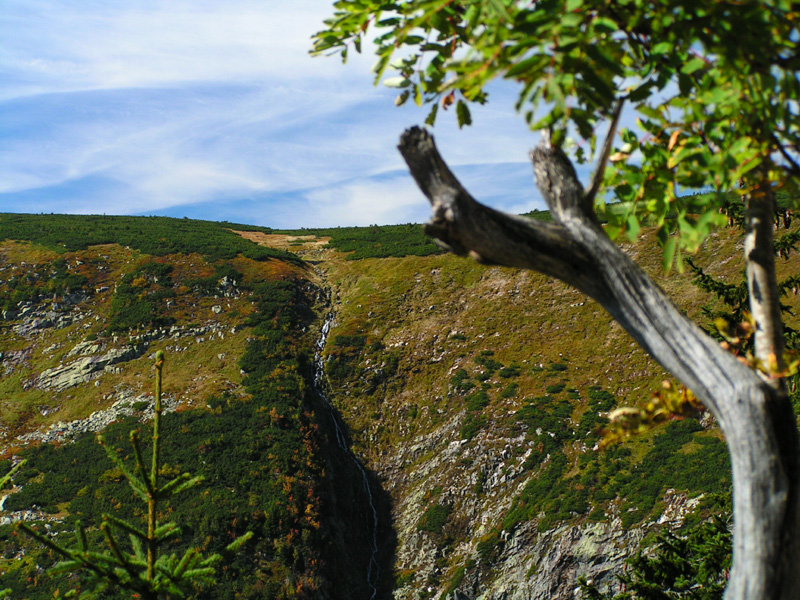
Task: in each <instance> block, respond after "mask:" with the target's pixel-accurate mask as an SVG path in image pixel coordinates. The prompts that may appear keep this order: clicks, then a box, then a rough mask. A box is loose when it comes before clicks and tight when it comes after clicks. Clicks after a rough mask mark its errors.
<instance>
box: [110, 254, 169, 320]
mask: <svg viewBox="0 0 800 600" xmlns="http://www.w3.org/2000/svg"><path fill="white" fill-rule="evenodd" d="M170 273H172V267H171V266H170V265H168V264H166V263H163V262H156V261H149V262H145V263H143V264H141V265H139V266H138V267H136V269H134V270H133V271H131V272H130V273H126V274H125V275H123V277H122V279H121V280H120V282H119V283H118V284H117V286H116V289H115V291H114V297H113V299H112V300H111V315H110V318H109V322H108V331H110V332H118V331H126V330H128V329H136V328H140V327H143V326H149V327H163V326H166V325H171V324H172V323H174V319H173V318H171V317H168V316H166V314H165V312H166V311H165V309H164V301H165V300H167V299H170V298H174V297H175V292H174V291H173V290H172V289H171V288H172V280H171V278H170Z"/></svg>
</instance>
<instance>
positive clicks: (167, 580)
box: [19, 350, 253, 600]
mask: <svg viewBox="0 0 800 600" xmlns="http://www.w3.org/2000/svg"><path fill="white" fill-rule="evenodd" d="M155 368H156V386H155V409H154V415H153V433H152V438H151V439H152V461H151V465H150V469H149V473H148V469H147V468H146V467H145V462H144V460H143V458H142V451H141V447H140V443H139V436H138V432H136V431H133V432H131V435H130V439H131V444H132V446H133V454H134V457H135V468H134V470H133V472H131V471H130V469H128V467H127V466H126V465H125V463H123V462H122V460H120V458H119V457H118V456H117V455H116V453H115V452H114V450H113V449H112V448H109V447H108V446H106V444H105V441H104V440H103V437H102V436H98V438H97V439H98V442H99V443H100V444H101V445H102V446H103V448H104V449H105V451H106V454H107V455H108V457H109V458H110V459H111V461H112V462H113V463H114V464H115V466H116V467H117V468H118V469H119V470H120V472H122V474H123V475H124V476H125V478H126V479H127V480H128V483H129V485H130V487H131V489H132V490H133V492H134V494H135V495H136V496H138V497H139V498H140V499H141V500H142V502H144V503H145V504H146V505H147V513H146V515H147V516H146V521H147V525H146V530H145V529H142V528H141V527H140V526H138V525H136V524H133V523H130V522H128V521H124V520H122V519H118V518H116V517H114V516H113V515H109V514H104V515H103V523H102V524H101V525H100V529H101V531H102V532H103V536H104V538H105V541H106V543H107V545H108V549H107V550H105V551H101V552H97V551H93V550H91V549H90V548H89V544H88V541H87V536H86V531H85V529H84V528H83V527H82V526H81V524H80V523H77V525H76V528H75V538H76V545H75V546H73V547H66V546H63V545H61V544H60V543H58V542H57V541H55V540H53V539H51V538H49V537H47V536H45V535H43V534H41V533H39V532H38V531H36V530H35V529H33V528H31V527H30V526H28V525H26V524H25V523H20V525H19V528H20V529H21V530H22V531H23V532H25V533H26V534H28V535H30V536H31V537H33V538H35V539H36V540H38V541H39V542H40V543H42V544H43V545H45V546H46V547H48V548H49V549H51V550H52V551H54V552H56V553H57V554H60V555H61V556H62V557H64V560H62V561H61V562H60V563H58V564H57V565H56V566H55V567H53V569H52V572H54V573H64V572H67V573H80V574H83V575H85V576H86V578H87V580H86V586H85V589H84V590H83V591H82V592H81V593H80V595H79V596H78V597H79V598H87V599H88V598H98V597H100V595H101V594H102V592H103V591H104V590H107V589H109V588H118V589H123V590H128V591H130V592H133V593H135V594H138V595H139V596H140V597H141V598H142V599H143V600H156V599H158V598H166V597H169V596H170V595H172V596H173V597H176V596H177V597H180V598H183V597H185V596H186V595H187V594H188V593H190V592H191V591H192V590H194V589H195V588H197V587H198V586H202V585H207V584H212V583H214V574H215V568H214V565H215V564H216V563H217V562H219V561H220V560H221V558H222V557H221V556H220V555H219V554H211V555H208V556H204V555H203V554H202V553H201V552H200V550H199V549H198V548H196V547H192V548H189V549H187V550H186V551H185V552H184V554H183V556H178V555H177V554H175V553H173V554H169V555H167V554H165V553H164V552H163V550H162V549H163V547H164V546H165V545H166V544H167V543H169V542H170V541H172V540H173V539H174V538H176V537H177V536H178V535H179V534H180V527H179V526H178V525H177V524H176V523H173V522H168V523H161V522H159V520H158V511H159V509H160V508H162V507H163V503H164V502H165V501H167V500H169V499H170V498H171V497H172V496H174V495H176V494H178V493H180V492H183V491H185V490H188V489H190V488H193V487H195V486H196V485H198V484H199V483H201V482H202V481H203V478H202V476H194V477H193V476H191V475H190V474H188V473H181V474H180V475H178V476H177V477H175V478H174V479H172V480H170V481H168V482H166V483H164V484H163V485H162V484H160V483H159V471H160V469H161V467H162V465H161V455H160V451H161V432H160V427H161V413H162V403H161V380H162V372H163V368H164V352H163V351H162V350H159V351H158V352H156V362H155ZM120 533H121V534H123V535H124V534H126V533H127V534H128V538H129V540H130V547H129V549H124V548H123V546H122V544H121V542H120ZM252 535H253V533H252V532H247V533H245V534H244V535H242V536H240V537H238V538H237V539H235V540H234V541H233V542H232V543H231V544H229V545H228V547H227V548H226V551H229V552H233V551H235V550H237V549H238V548H240V547H241V546H242V545H243V544H244V543H245V542H246V541H247V540H248V539H250V538H251V537H252ZM75 595H78V592H77V591H73V592H70V593H69V594H67V596H75Z"/></svg>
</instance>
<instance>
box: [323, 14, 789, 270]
mask: <svg viewBox="0 0 800 600" xmlns="http://www.w3.org/2000/svg"><path fill="white" fill-rule="evenodd" d="M335 7H336V10H335V13H334V16H333V17H332V18H331V19H329V20H327V21H326V22H325V25H326V29H325V30H323V31H321V32H319V33H318V34H317V35H316V37H315V46H314V52H315V53H328V52H334V53H337V52H338V53H339V54H340V55H341V56H342V58H343V59H346V58H347V54H348V52H349V50H350V49H351V48H353V49H355V50H356V51H359V52H360V51H361V45H362V41H364V40H365V39H372V41H374V43H375V45H376V48H375V52H376V54H377V57H378V61H377V63H376V65H375V68H374V70H375V74H376V82H377V81H380V80H381V79H383V80H384V83H385V84H386V85H389V86H393V87H397V88H399V90H400V93H399V95H398V97H397V101H396V103H397V104H403V103H404V102H406V100H408V99H409V98H413V100H414V101H415V102H416V104H418V105H420V106H421V105H423V104H427V105H429V106H430V107H431V108H430V113H429V116H428V119H427V123H428V124H433V122H434V120H435V119H436V116H437V112H438V111H439V110H440V109H447V108H448V107H450V106H452V105H455V114H456V117H457V119H458V123H459V125H460V126H462V125H468V124H470V123H471V116H470V112H469V108H468V105H469V103H476V102H477V103H483V102H485V101H486V99H487V96H488V91H487V89H488V87H487V86H488V84H489V83H490V81H492V80H494V79H497V78H503V79H507V80H512V81H514V82H516V83H518V84H519V96H518V100H517V109H518V110H519V111H520V112H522V113H524V115H525V117H526V120H527V122H528V123H529V125H530V126H531V128H533V129H542V128H547V129H550V131H551V136H552V139H553V140H554V141H555V142H557V143H559V144H562V143H566V142H567V141H568V140H567V135H577V136H578V137H580V138H582V139H583V142H581V143H580V144H579V145H578V146H577V147H576V148H575V149H574V152H575V155H576V157H577V159H578V160H579V161H585V160H588V159H590V158H592V155H593V154H595V150H596V148H597V144H596V142H597V134H596V131H597V126H598V125H599V123H600V122H601V121H602V120H603V119H605V118H607V117H608V116H609V115H610V114H611V113H612V112H613V110H614V108H615V106H617V105H618V103H620V102H622V101H625V102H627V104H628V105H629V106H632V107H633V109H634V110H635V112H636V116H637V118H638V119H637V124H638V127H637V128H636V130H633V129H624V130H623V131H622V132H621V144H620V145H619V146H618V147H617V148H615V151H614V152H613V153H612V154H611V156H610V160H611V166H610V168H609V169H608V171H607V173H606V177H605V183H606V184H607V186H608V187H609V188H611V189H613V193H614V200H615V202H614V203H613V205H609V207H607V208H608V210H607V213H608V214H607V216H608V217H609V219H610V221H611V223H610V226H609V228H608V231H609V233H610V234H611V235H612V237H613V235H615V234H618V233H619V232H620V231H623V230H626V231H627V232H628V233H629V234H630V235H632V236H635V235H636V233H638V231H639V226H640V222H641V219H642V218H643V216H644V215H651V217H652V218H654V219H655V221H656V223H657V224H658V226H659V228H660V229H659V237H660V240H661V242H662V244H663V245H664V248H665V264H666V265H667V266H669V265H670V264H671V263H672V261H673V258H674V256H675V255H676V252H677V253H680V246H684V247H688V248H690V249H691V248H694V247H695V246H696V245H697V244H698V243H699V242H700V241H702V239H703V238H704V237H705V235H706V234H707V233H708V231H709V229H710V228H711V227H712V226H713V225H714V224H716V223H717V222H719V221H720V219H721V217H720V215H719V212H718V210H716V209H718V208H719V206H720V205H721V203H722V200H721V198H720V195H721V194H722V193H723V192H725V191H728V190H733V189H736V190H737V191H738V192H740V193H742V194H745V193H748V192H749V191H752V190H753V189H755V188H757V187H758V186H759V185H762V184H765V183H767V182H769V183H770V184H773V183H776V182H780V183H781V184H782V185H786V186H788V185H795V184H794V182H792V178H793V177H796V176H797V175H798V173H800V168H799V167H798V165H797V164H796V161H795V158H794V156H795V155H796V150H795V149H796V148H797V147H798V125H800V115H799V114H798V103H797V101H798V98H800V81H798V79H797V77H796V71H797V69H798V67H800V55H799V54H798V52H797V44H798V41H799V40H800V35H799V32H798V22H799V19H800V10H799V9H798V6H797V4H795V3H792V2H789V1H788V0H767V1H764V0H743V1H738V0H737V1H731V0H725V1H719V2H687V1H686V0H658V1H656V2H650V1H645V0H615V1H613V2H607V1H606V0H542V1H537V2H529V1H527V0H455V1H453V0H411V1H408V2H383V1H381V0H341V1H339V2H337V3H336V4H335ZM390 70H391V71H393V72H394V73H393V75H392V76H390V77H386V78H385V79H384V76H385V75H386V74H388V73H389V71H390ZM687 188H692V189H708V190H714V191H715V192H716V194H714V195H711V196H680V195H679V194H680V190H681V189H687ZM605 208H606V207H604V206H603V205H602V204H601V205H599V206H598V209H600V210H601V211H602V210H604V209H605ZM697 215H699V216H697ZM675 232H677V233H678V235H676V236H673V237H670V236H669V234H670V233H675ZM678 240H680V241H681V244H678Z"/></svg>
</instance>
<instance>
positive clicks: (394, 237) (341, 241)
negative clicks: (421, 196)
mask: <svg viewBox="0 0 800 600" xmlns="http://www.w3.org/2000/svg"><path fill="white" fill-rule="evenodd" d="M282 233H288V234H291V235H316V236H319V237H330V241H329V242H328V245H329V246H330V247H331V248H335V249H337V250H339V251H340V252H349V253H350V254H348V255H347V260H358V259H362V258H388V257H390V256H395V257H403V256H430V255H432V254H442V253H443V252H444V251H443V250H442V249H441V248H439V246H437V245H436V244H434V243H433V241H432V240H431V238H429V237H428V236H426V235H425V234H424V233H423V231H422V226H421V225H414V224H412V223H408V224H406V225H371V226H369V227H335V228H330V229H299V230H293V231H283V232H282Z"/></svg>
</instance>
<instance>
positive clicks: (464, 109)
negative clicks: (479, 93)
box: [456, 100, 472, 129]
mask: <svg viewBox="0 0 800 600" xmlns="http://www.w3.org/2000/svg"><path fill="white" fill-rule="evenodd" d="M456 117H457V120H458V127H459V129H460V128H461V127H464V125H472V116H471V115H470V114H469V107H468V106H467V103H466V102H464V101H463V100H459V101H458V102H457V103H456Z"/></svg>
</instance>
